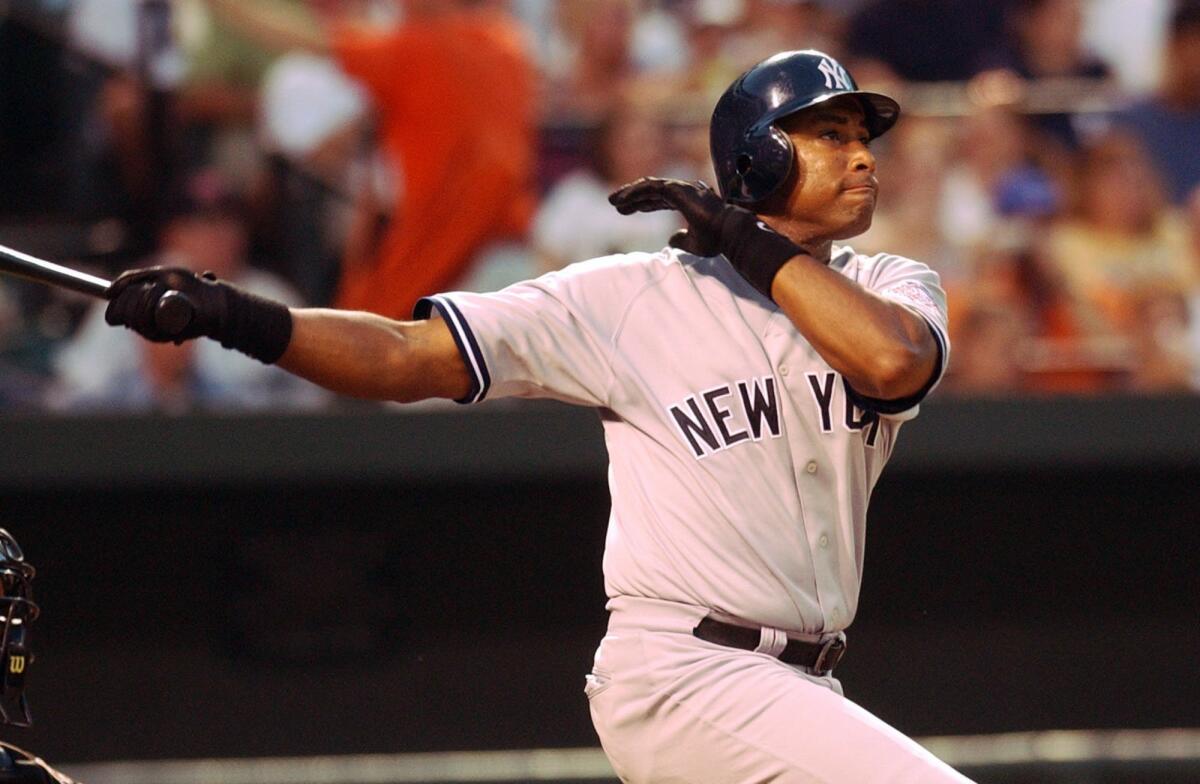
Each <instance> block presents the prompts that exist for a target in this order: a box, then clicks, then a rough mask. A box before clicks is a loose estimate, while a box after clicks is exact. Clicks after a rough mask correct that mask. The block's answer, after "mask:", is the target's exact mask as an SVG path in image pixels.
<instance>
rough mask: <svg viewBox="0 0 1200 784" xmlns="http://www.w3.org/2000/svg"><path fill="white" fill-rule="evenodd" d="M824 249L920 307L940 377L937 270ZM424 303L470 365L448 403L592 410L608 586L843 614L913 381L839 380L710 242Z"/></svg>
mask: <svg viewBox="0 0 1200 784" xmlns="http://www.w3.org/2000/svg"><path fill="white" fill-rule="evenodd" d="M830 266H831V267H832V268H833V269H835V270H837V271H838V272H840V273H841V274H843V275H845V276H846V277H848V278H850V279H851V280H854V281H857V282H858V283H859V284H860V285H862V286H864V287H865V288H867V289H869V290H871V291H873V292H875V293H877V294H879V295H880V296H883V297H886V298H888V299H891V300H894V301H896V302H898V303H901V304H902V305H904V306H905V307H907V308H909V309H911V310H912V311H914V312H915V313H917V314H919V315H920V316H922V317H923V318H924V319H925V320H926V321H927V322H928V323H929V326H930V328H931V331H932V332H933V334H934V336H935V337H936V339H937V342H938V344H939V349H940V354H941V360H940V362H941V366H940V368H939V370H938V373H937V376H938V377H940V375H941V372H942V370H943V369H944V368H945V364H946V361H947V358H948V355H949V343H948V340H947V337H946V300H945V295H944V293H943V291H942V289H941V287H940V285H939V280H938V276H937V274H936V273H935V272H933V271H932V270H930V269H929V267H927V266H926V265H924V264H921V263H920V262H916V261H912V260H911V259H906V258H902V257H899V256H893V255H888V254H879V255H876V256H870V257H868V256H863V255H860V254H856V253H855V252H854V251H853V250H852V249H851V248H848V247H842V248H838V247H835V248H834V249H833V257H832V260H831V262H830ZM434 308H436V309H437V310H438V311H439V312H440V314H441V315H442V317H443V318H444V319H445V320H446V322H447V324H448V325H449V326H450V328H451V331H452V332H453V334H454V338H455V340H456V341H457V343H458V347H459V350H460V352H461V353H462V356H463V359H464V361H465V362H466V364H467V367H468V368H469V370H470V373H471V375H472V377H473V379H474V383H473V387H472V391H471V393H470V394H469V395H468V397H467V398H465V399H464V400H463V401H460V402H470V403H473V402H478V401H482V400H485V399H488V398H495V397H509V396H511V397H527V398H553V399H556V400H562V401H566V402H569V403H576V404H581V405H587V406H593V407H596V408H598V409H599V410H600V415H601V418H602V420H603V424H604V433H605V439H606V442H607V446H608V453H609V459H610V463H611V466H610V470H609V484H610V490H611V493H612V516H611V519H610V522H609V528H608V536H607V543H606V549H605V554H604V579H605V587H606V590H607V592H608V595H609V596H610V597H611V596H619V595H628V596H641V597H649V598H657V599H666V600H672V601H678V602H684V603H687V604H692V605H698V606H702V607H708V608H711V609H713V610H716V611H718V612H721V613H725V614H727V615H730V616H733V617H735V618H741V619H745V620H747V621H751V622H754V623H756V624H761V625H764V626H772V627H775V628H777V629H783V630H789V631H794V632H800V633H817V632H829V631H837V630H840V629H843V628H845V627H846V626H847V625H848V624H849V623H850V621H851V620H852V619H853V617H854V613H855V609H856V607H857V604H858V592H859V586H860V583H861V578H862V565H863V541H864V532H865V524H866V512H867V500H868V497H869V496H870V493H871V490H872V488H873V487H874V485H875V482H876V480H877V479H878V478H879V475H880V472H881V471H882V470H883V466H884V464H885V463H886V462H887V460H888V457H889V456H890V455H891V452H892V449H893V447H894V446H895V443H896V435H897V431H898V430H899V428H900V425H901V423H903V422H904V421H906V420H908V419H911V418H912V417H914V416H916V414H917V410H918V405H919V402H920V398H921V397H922V395H918V396H914V398H913V399H911V400H908V401H903V402H901V403H899V404H897V405H890V406H889V405H886V404H884V405H879V404H877V403H874V402H870V401H866V400H865V399H863V398H861V397H860V396H858V395H857V394H856V393H854V392H853V390H851V389H850V388H849V387H848V385H846V383H845V382H844V381H843V379H842V378H841V376H840V375H839V374H838V373H837V372H835V371H834V370H833V369H832V368H830V366H829V364H828V363H827V362H826V361H825V360H824V359H822V358H821V356H820V355H819V354H818V353H817V352H816V350H815V349H814V348H813V347H812V346H811V345H810V344H809V343H808V341H807V340H806V339H805V338H804V336H803V335H801V334H800V332H799V331H798V330H797V329H796V328H795V326H794V325H793V324H792V322H791V321H790V320H789V319H788V317H787V316H786V314H784V313H783V312H782V311H781V310H780V309H779V308H778V307H777V306H776V305H775V304H774V303H773V302H771V301H770V300H769V299H767V298H765V297H763V296H762V295H761V294H759V293H758V292H757V291H755V290H754V289H753V288H752V287H751V286H750V285H749V284H748V283H747V282H746V281H745V280H744V279H743V278H742V277H741V276H740V275H739V274H738V273H737V272H736V271H735V270H734V269H733V267H732V266H730V264H729V263H728V262H727V261H726V260H725V259H724V258H723V257H720V256H718V257H713V258H701V257H697V256H693V255H690V254H687V253H684V252H682V251H678V250H675V249H672V248H666V249H664V250H662V251H659V252H658V253H633V254H626V255H618V256H609V257H605V258H599V259H593V260H591V261H586V262H581V263H578V264H573V265H571V266H569V267H567V268H565V269H563V270H560V271H557V272H553V273H550V274H548V275H545V276H543V277H541V278H538V279H536V280H532V281H528V282H524V283H518V284H516V285H513V286H510V287H509V288H506V289H504V290H502V291H500V292H496V293H492V294H471V293H451V294H441V295H437V296H433V297H429V298H426V299H424V300H422V301H421V302H420V303H419V304H418V305H417V310H416V315H417V317H418V318H427V317H429V315H430V314H431V313H432V311H433V309H434ZM845 328H846V329H848V330H853V329H854V325H853V324H846V325H845ZM856 401H858V403H861V404H862V406H860V405H858V403H856ZM872 409H873V410H872Z"/></svg>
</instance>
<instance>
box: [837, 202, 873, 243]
mask: <svg viewBox="0 0 1200 784" xmlns="http://www.w3.org/2000/svg"><path fill="white" fill-rule="evenodd" d="M874 217H875V202H874V200H872V201H871V203H869V204H864V205H863V206H861V207H859V208H858V209H854V210H849V211H848V212H847V214H846V219H845V221H844V222H843V223H842V225H841V227H840V228H839V229H838V230H837V232H836V233H834V235H833V236H832V237H831V239H835V240H846V239H850V238H851V237H857V236H858V235H859V234H862V233H863V232H865V231H866V230H867V229H869V228H871V220H872V219H873V218H874Z"/></svg>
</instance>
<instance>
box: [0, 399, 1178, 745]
mask: <svg viewBox="0 0 1200 784" xmlns="http://www.w3.org/2000/svg"><path fill="white" fill-rule="evenodd" d="M1196 409H1197V405H1196V403H1195V402H1194V401H1193V400H1191V399H1177V400H1164V401H1121V400H1109V401H1087V402H1086V403H1079V402H1069V401H1025V402H1021V403H994V404H978V403H971V404H966V403H954V402H951V401H946V402H935V403H933V404H930V405H928V406H927V408H926V411H925V412H924V413H923V415H922V417H921V418H920V419H918V420H917V421H916V422H915V423H913V424H911V425H908V426H906V429H905V432H904V435H903V436H902V438H901V444H900V447H899V453H898V454H897V456H896V458H895V459H894V463H893V466H892V467H891V468H889V471H888V472H887V473H885V476H884V479H883V480H882V482H881V483H880V486H879V487H878V489H877V491H876V496H875V499H874V502H873V505H872V513H871V517H870V525H869V528H870V533H869V538H868V546H867V572H866V579H865V583H864V592H863V600H862V604H861V608H860V613H859V617H858V619H857V621H856V622H855V624H854V626H853V627H852V628H851V634H850V650H849V653H848V656H847V658H846V660H845V662H844V664H843V667H842V669H841V675H842V678H843V682H844V685H845V688H846V692H847V695H848V696H850V697H851V698H852V699H855V700H856V701H857V702H859V703H861V704H863V705H864V706H866V707H867V708H869V709H871V710H873V711H875V712H877V713H878V714H879V715H880V716H882V717H883V718H885V719H886V720H888V721H890V722H892V723H894V724H895V725H897V726H898V727H899V728H900V729H902V730H904V731H905V732H908V733H911V734H942V733H956V732H987V731H995V730H1014V729H1027V728H1048V727H1071V728H1074V727H1118V726H1137V727H1152V726H1178V725H1188V726H1195V725H1198V724H1200V707H1197V706H1198V705H1200V677H1197V676H1198V675H1200V671H1198V669H1197V665H1196V661H1197V659H1196V653H1195V652H1196V651H1197V650H1200V623H1197V621H1198V620H1200V613H1198V612H1197V610H1198V609H1200V607H1198V597H1200V579H1198V578H1197V576H1196V575H1197V572H1196V563H1197V554H1198V553H1200V527H1198V526H1197V510H1198V509H1200V504H1198V501H1200V499H1198V498H1197V493H1198V491H1197V487H1198V486H1200V484H1198V480H1200V459H1197V457H1198V456H1200V449H1197V448H1196V445H1195V444H1194V434H1195V433H1196V432H1200V431H1198V430H1197V429H1195V428H1194V427H1193V424H1195V423H1196V422H1197V420H1200V416H1198V415H1197V410H1196ZM598 431H599V427H598V424H597V423H596V421H595V418H594V416H593V415H591V414H588V413H587V412H578V411H573V410H570V409H566V408H563V407H559V406H549V407H546V406H516V407H505V406H497V407H493V408H488V407H484V408H483V409H481V410H479V411H472V412H461V413H460V412H443V411H437V410H435V411H427V412H424V413H418V414H412V413H409V414H395V413H387V414H384V413H380V412H378V411H377V410H375V409H366V410H363V411H355V412H351V413H344V414H339V415H337V416H325V417H318V418H298V419H277V418H265V419H259V418H207V419H185V420H170V419H160V420H142V419H133V420H130V419H122V418H108V419H86V420H41V419H16V418H9V419H7V420H2V421H0V432H3V433H4V435H5V439H4V443H3V445H2V446H0V469H2V473H3V476H0V524H2V525H3V526H5V527H7V528H9V529H10V530H11V531H13V532H14V533H15V534H16V536H17V537H18V539H19V540H20V541H21V543H22V545H23V546H24V547H25V549H26V551H27V553H28V555H29V557H30V560H31V561H32V562H33V563H35V564H36V565H37V566H38V568H39V576H38V580H37V593H38V597H39V599H40V601H41V603H42V605H43V619H42V620H41V621H39V622H38V624H37V626H36V627H35V630H36V632H37V633H38V637H37V650H38V652H39V660H38V662H37V663H36V665H35V666H34V668H33V670H32V671H31V686H30V694H31V697H32V700H33V703H34V709H35V714H36V718H37V726H36V728H35V729H33V730H30V731H25V732H19V731H10V732H6V733H3V734H0V737H3V738H5V739H7V740H11V741H13V742H17V743H25V744H27V745H29V746H32V747H34V748H36V749H37V750H38V752H39V753H40V754H43V755H45V756H47V757H48V758H52V759H59V760H65V759H74V760H83V759H99V758H129V757H176V756H187V757H191V756H208V755H259V754H269V755H291V754H310V753H339V752H342V753H345V752H361V751H377V752H390V751H405V750H419V749H422V750H423V749H449V748H486V747H526V746H541V745H590V744H593V743H594V738H593V736H592V734H591V729H590V725H589V721H588V716H587V709H586V704H585V701H584V700H583V697H582V694H581V691H580V690H581V687H582V676H583V673H584V672H585V671H586V670H587V668H588V666H589V662H590V657H591V652H592V648H593V647H594V645H595V642H596V641H597V640H598V638H599V636H600V634H601V633H602V630H603V625H604V611H603V587H602V583H601V577H600V556H601V550H602V546H603V536H604V524H605V520H606V515H607V501H608V497H607V490H606V487H605V484H604V481H605V479H604V470H603V469H604V452H603V445H602V443H600V441H599V436H598Z"/></svg>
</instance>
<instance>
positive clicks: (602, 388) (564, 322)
mask: <svg viewBox="0 0 1200 784" xmlns="http://www.w3.org/2000/svg"><path fill="white" fill-rule="evenodd" d="M624 288H625V287H624V286H623V285H622V280H621V277H620V275H619V273H618V272H617V271H616V270H614V269H612V268H610V267H609V265H606V264H605V263H604V260H596V261H593V262H585V263H582V264H574V265H571V266H569V267H566V268H565V269H563V270H559V271H556V272H552V273H549V274H547V275H543V276H542V277H540V278H537V279H535V280H530V281H525V282H522V283H516V284H514V285H512V286H509V287H508V288H505V289H503V290H501V291H498V292H494V293H488V294H475V293H469V292H453V293H449V294H438V295H435V296H431V297H425V298H424V299H422V300H420V301H419V302H418V303H417V306H416V309H415V311H414V316H415V317H416V318H419V319H421V318H429V317H430V316H432V315H433V313H434V311H436V312H437V313H438V314H440V315H441V317H442V318H443V319H445V321H446V323H447V325H449V327H450V331H451V333H452V334H453V335H454V340H455V342H456V343H457V344H458V350H459V353H460V354H461V355H462V358H463V362H464V363H465V364H466V366H467V369H468V372H469V373H470V374H471V376H472V379H473V381H472V386H471V391H470V393H469V394H468V395H467V396H466V397H465V398H462V399H461V400H459V401H458V402H459V403H478V402H481V401H483V400H485V399H487V398H498V397H522V398H549V399H552V400H560V401H563V402H566V403H574V404H577V405H586V406H606V405H607V404H608V394H609V387H610V385H611V381H612V346H613V334H614V333H615V332H616V328H617V324H618V323H619V319H620V316H621V312H622V310H623V307H624V304H625V303H624V302H623V299H622V292H623V291H624Z"/></svg>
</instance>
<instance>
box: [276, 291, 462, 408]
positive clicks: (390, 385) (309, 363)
mask: <svg viewBox="0 0 1200 784" xmlns="http://www.w3.org/2000/svg"><path fill="white" fill-rule="evenodd" d="M277 364H279V366H280V367H282V368H284V369H285V370H287V371H289V372H291V373H294V374H296V375H298V376H301V377H303V378H306V379H308V380H309V381H312V382H314V383H316V384H319V385H321V386H323V387H325V388H326V389H331V390H333V391H334V392H338V393H341V394H344V395H350V396H353V397H361V398H370V399H374V400H394V401H399V402H403V403H410V402H414V401H417V400H425V399H427V398H432V397H443V398H450V399H458V398H461V397H464V396H465V395H466V394H467V392H468V390H469V388H470V379H469V377H468V376H467V372H466V368H465V367H464V366H463V364H462V359H461V357H460V356H459V354H458V350H457V348H456V347H455V345H454V342H453V338H452V337H451V336H450V334H449V330H448V329H446V327H445V325H444V324H443V323H442V322H441V320H440V319H434V320H431V321H428V322H400V321H393V320H391V319H387V318H383V317H382V316H377V315H374V314H372V313H362V312H352V311H343V310H327V309H320V308H304V309H293V310H292V336H291V340H290V342H289V343H288V347H287V350H286V351H285V352H284V354H283V356H282V357H280V359H279V361H278V363H277Z"/></svg>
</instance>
